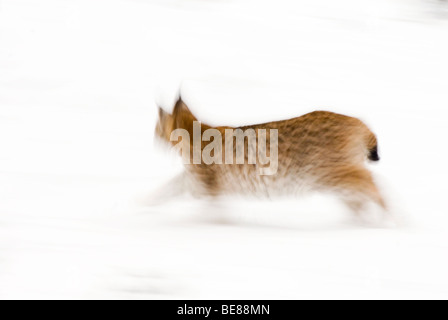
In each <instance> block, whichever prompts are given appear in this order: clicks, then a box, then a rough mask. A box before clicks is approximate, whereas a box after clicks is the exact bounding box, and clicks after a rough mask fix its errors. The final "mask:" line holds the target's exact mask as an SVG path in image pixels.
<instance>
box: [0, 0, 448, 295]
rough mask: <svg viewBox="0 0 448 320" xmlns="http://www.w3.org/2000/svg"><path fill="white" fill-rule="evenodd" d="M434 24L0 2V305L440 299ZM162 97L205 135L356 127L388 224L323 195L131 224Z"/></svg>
mask: <svg viewBox="0 0 448 320" xmlns="http://www.w3.org/2000/svg"><path fill="white" fill-rule="evenodd" d="M447 6H448V4H446V3H445V2H443V1H431V0H408V1H405V0H356V1H355V0H338V1H333V0H300V1H298V0H276V1H264V0H238V1H237V0H209V1H206V0H40V1H32V0H0V298H62V299H64V298H106V299H107V298H111V299H115V298H126V299H174V298H192V299H196V298H204V299H205V298H207V299H215V298H223V299H240V298H245V299H258V298H262V299H277V298H285V299H299V298H342V299H345V298H362V299H363V298H374V299H388V298H448V275H447V270H448V236H447V234H448V233H447V232H448V216H447V214H448V200H447V195H446V191H447V187H446V181H447V178H448V174H447V170H446V159H447V156H448V151H447V142H446V139H447V137H448V127H447V125H446V116H447V113H448V112H447V107H448V90H447V83H448V82H447V74H448V61H447V59H448V45H447V36H448V20H447V18H448V8H447ZM180 87H182V94H183V96H184V98H185V100H186V101H187V103H188V104H189V105H190V107H191V109H192V110H194V111H195V113H196V114H197V115H198V116H199V118H200V119H201V120H204V121H206V122H209V123H211V124H216V125H219V124H222V125H242V124H249V123H256V122H262V121H270V120H276V119H284V118H288V117H295V116H300V115H302V114H304V113H306V112H308V111H313V110H316V109H325V110H330V111H335V112H340V113H345V114H349V115H352V116H357V117H360V118H361V119H363V120H364V121H365V122H366V123H368V124H369V125H370V126H371V127H372V129H373V130H374V131H375V132H376V133H377V135H378V137H379V139H380V148H381V155H382V162H381V163H380V164H378V165H375V166H372V170H373V171H374V172H375V174H376V177H377V179H378V182H379V184H381V185H382V187H383V190H384V193H385V195H386V197H387V199H388V201H389V203H390V206H391V208H392V211H393V212H394V214H396V215H398V216H400V217H401V218H400V220H401V223H400V226H398V227H396V228H386V229H384V228H365V227H361V226H358V225H354V224H352V223H350V219H349V217H350V214H349V212H347V210H346V209H345V208H344V207H343V206H342V205H341V204H340V203H339V202H337V201H336V200H335V199H333V198H331V197H328V196H324V195H314V196H310V197H306V198H303V199H298V200H288V201H282V202H275V203H269V202H261V203H250V202H247V201H241V200H238V201H237V200H236V199H233V200H232V199H229V201H227V202H228V203H227V204H226V207H227V213H225V216H224V220H225V221H226V223H218V222H217V220H223V217H220V219H215V217H214V215H215V213H216V214H217V212H215V211H221V210H220V209H219V210H218V208H215V207H213V206H212V207H210V206H207V205H206V204H203V203H200V202H199V201H194V200H192V199H189V198H183V199H179V200H176V201H170V202H168V203H166V204H164V205H161V206H158V207H148V206H146V205H145V203H146V202H147V201H146V200H147V199H148V198H149V197H150V195H151V193H152V190H154V189H155V188H156V187H157V186H160V185H161V184H163V182H164V181H167V180H169V178H170V177H172V176H174V175H175V174H176V173H177V172H179V171H181V170H182V168H181V165H180V163H179V159H177V158H176V157H173V155H170V154H167V153H164V152H163V151H161V150H159V149H157V148H155V147H154V144H153V130H154V124H155V121H156V103H159V104H161V105H162V106H163V107H164V108H166V109H167V110H169V109H170V108H172V105H173V102H174V99H175V96H176V94H177V91H178V90H179V88H180Z"/></svg>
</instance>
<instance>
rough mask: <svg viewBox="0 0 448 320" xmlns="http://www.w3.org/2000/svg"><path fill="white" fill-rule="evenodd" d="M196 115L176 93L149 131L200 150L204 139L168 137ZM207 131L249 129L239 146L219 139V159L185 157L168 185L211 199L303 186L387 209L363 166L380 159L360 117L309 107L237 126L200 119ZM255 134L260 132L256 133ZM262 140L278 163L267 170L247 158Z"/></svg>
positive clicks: (352, 203)
mask: <svg viewBox="0 0 448 320" xmlns="http://www.w3.org/2000/svg"><path fill="white" fill-rule="evenodd" d="M197 121H198V120H197V118H196V117H195V116H194V115H193V113H192V112H191V111H190V109H189V108H188V107H187V105H186V104H185V103H184V102H183V101H182V99H181V98H180V99H179V100H178V101H177V103H176V104H175V107H174V110H173V112H172V113H168V112H166V111H164V110H163V109H161V108H159V120H158V123H157V126H156V137H158V138H159V139H161V140H162V141H164V142H165V143H167V144H169V145H171V146H177V147H179V146H180V147H185V144H189V145H188V147H189V148H198V147H199V148H200V149H201V150H200V151H204V150H205V148H206V147H207V141H201V142H200V144H199V146H198V145H196V146H194V145H193V142H192V141H191V140H190V141H184V140H185V139H182V141H180V142H179V141H178V140H176V139H173V136H172V133H173V131H175V130H176V129H182V130H185V131H186V132H188V133H189V134H190V136H193V134H194V132H193V131H194V128H193V126H194V123H195V122H197ZM209 129H215V130H217V131H218V132H219V133H221V135H222V136H225V134H226V130H229V129H233V130H238V129H240V130H242V132H248V131H250V132H252V133H253V136H252V137H250V135H244V136H243V139H244V137H245V138H246V139H244V143H243V144H238V143H231V144H230V145H231V146H232V149H229V141H225V142H224V141H223V142H222V145H221V146H220V148H217V149H216V150H214V153H215V154H213V157H214V158H215V159H219V158H221V159H222V160H223V161H220V162H222V163H223V164H216V163H212V164H207V163H205V162H204V161H203V160H200V161H199V162H196V163H194V162H193V161H191V162H188V163H186V164H185V171H184V173H183V174H182V175H181V176H179V177H177V178H176V179H175V181H173V182H172V183H171V184H170V188H173V187H174V185H176V188H178V190H176V191H175V192H178V191H182V190H188V191H190V192H191V193H192V194H193V195H194V196H197V197H212V198H216V197H219V196H221V195H231V194H237V195H249V196H257V197H269V198H272V197H274V196H281V195H292V196H296V195H299V194H301V193H303V192H305V191H306V192H332V193H335V194H337V195H338V196H339V198H340V199H341V200H342V201H343V202H344V203H345V204H346V205H347V206H348V207H349V208H350V209H351V210H352V211H353V212H355V213H360V212H362V210H363V209H364V208H365V206H366V205H367V204H369V203H372V202H373V203H375V204H377V205H379V206H380V207H381V208H383V209H384V210H386V204H385V201H384V200H383V197H382V196H381V194H380V191H379V189H378V187H377V186H376V184H375V182H374V179H373V176H372V173H371V172H370V171H369V170H368V169H367V166H366V160H370V161H379V160H380V158H379V155H378V143H377V138H376V136H375V134H373V133H372V131H370V130H369V128H368V127H367V126H366V125H365V124H364V123H363V122H362V121H361V120H359V119H356V118H352V117H348V116H344V115H340V114H336V113H332V112H326V111H316V112H312V113H309V114H306V115H303V116H301V117H298V118H293V119H290V120H284V121H276V122H270V123H264V124H257V125H251V126H245V127H239V128H234V127H224V126H223V127H211V126H209V125H207V124H201V128H200V130H201V132H200V133H201V134H204V133H205V132H206V131H207V130H209ZM272 130H275V132H278V136H277V137H276V139H272V133H271V132H272ZM260 132H263V133H264V136H263V137H262V136H261V133H260ZM262 138H264V139H266V141H265V142H264V144H265V149H266V150H270V152H269V153H270V156H271V160H272V155H273V154H272V153H273V151H272V150H275V151H276V152H278V155H277V157H278V160H277V161H278V164H277V165H276V168H275V169H276V170H275V174H272V175H261V174H260V173H259V169H260V168H262V167H266V165H267V164H266V161H264V162H263V161H260V159H258V160H257V161H255V163H254V162H253V161H252V162H251V161H250V159H249V156H250V153H251V152H250V151H251V150H252V151H253V150H257V149H260V146H259V145H260V143H261V142H262V141H261V139H262ZM173 140H175V141H173ZM201 140H210V139H201ZM232 140H233V138H232ZM232 142H233V141H232ZM220 143H221V142H220ZM238 147H239V148H242V147H244V150H243V151H244V160H245V161H244V163H241V162H238V161H236V160H237V159H236V157H237V156H236V155H237V154H238V152H239V151H240V154H241V150H237V148H238ZM273 147H275V148H273ZM217 150H218V151H217ZM229 151H233V155H229V154H228V153H229ZM226 152H227V157H226ZM190 157H191V159H190V160H193V159H192V156H190ZM225 159H227V160H228V159H233V160H234V161H232V163H233V164H225V161H224V160H225ZM187 160H188V159H187ZM265 160H266V159H265Z"/></svg>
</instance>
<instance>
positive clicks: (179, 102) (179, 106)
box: [174, 96, 191, 113]
mask: <svg viewBox="0 0 448 320" xmlns="http://www.w3.org/2000/svg"><path fill="white" fill-rule="evenodd" d="M180 111H183V112H189V113H191V111H190V109H189V108H188V106H187V105H186V104H185V102H184V101H183V100H182V98H181V97H180V96H179V100H177V102H176V105H175V106H174V112H180Z"/></svg>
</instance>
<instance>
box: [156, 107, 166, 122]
mask: <svg viewBox="0 0 448 320" xmlns="http://www.w3.org/2000/svg"><path fill="white" fill-rule="evenodd" d="M158 108H159V119H160V120H162V119H164V118H165V117H166V116H167V115H168V112H166V111H165V110H163V109H162V108H161V107H158Z"/></svg>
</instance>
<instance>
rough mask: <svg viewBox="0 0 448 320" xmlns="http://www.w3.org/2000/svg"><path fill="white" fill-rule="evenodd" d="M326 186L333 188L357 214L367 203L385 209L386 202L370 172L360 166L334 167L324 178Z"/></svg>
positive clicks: (363, 209) (383, 210)
mask: <svg viewBox="0 0 448 320" xmlns="http://www.w3.org/2000/svg"><path fill="white" fill-rule="evenodd" d="M326 183H327V186H328V187H330V188H331V189H333V190H335V191H336V192H337V193H338V194H339V196H340V197H341V199H342V200H343V201H344V203H345V204H346V205H347V206H348V207H349V208H350V209H351V210H352V211H353V212H354V213H355V214H356V215H357V216H360V215H362V214H363V213H364V212H365V211H366V209H367V206H368V205H369V204H372V203H374V204H376V205H377V206H379V207H380V209H381V211H382V212H383V213H385V212H386V211H387V206H386V203H385V201H384V199H383V197H382V196H381V193H380V191H379V189H378V187H377V186H376V184H375V182H374V180H373V177H372V174H371V173H370V171H368V170H367V169H366V168H363V167H361V166H352V167H341V168H335V169H334V170H332V172H331V173H330V174H329V175H328V177H327V178H326Z"/></svg>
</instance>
